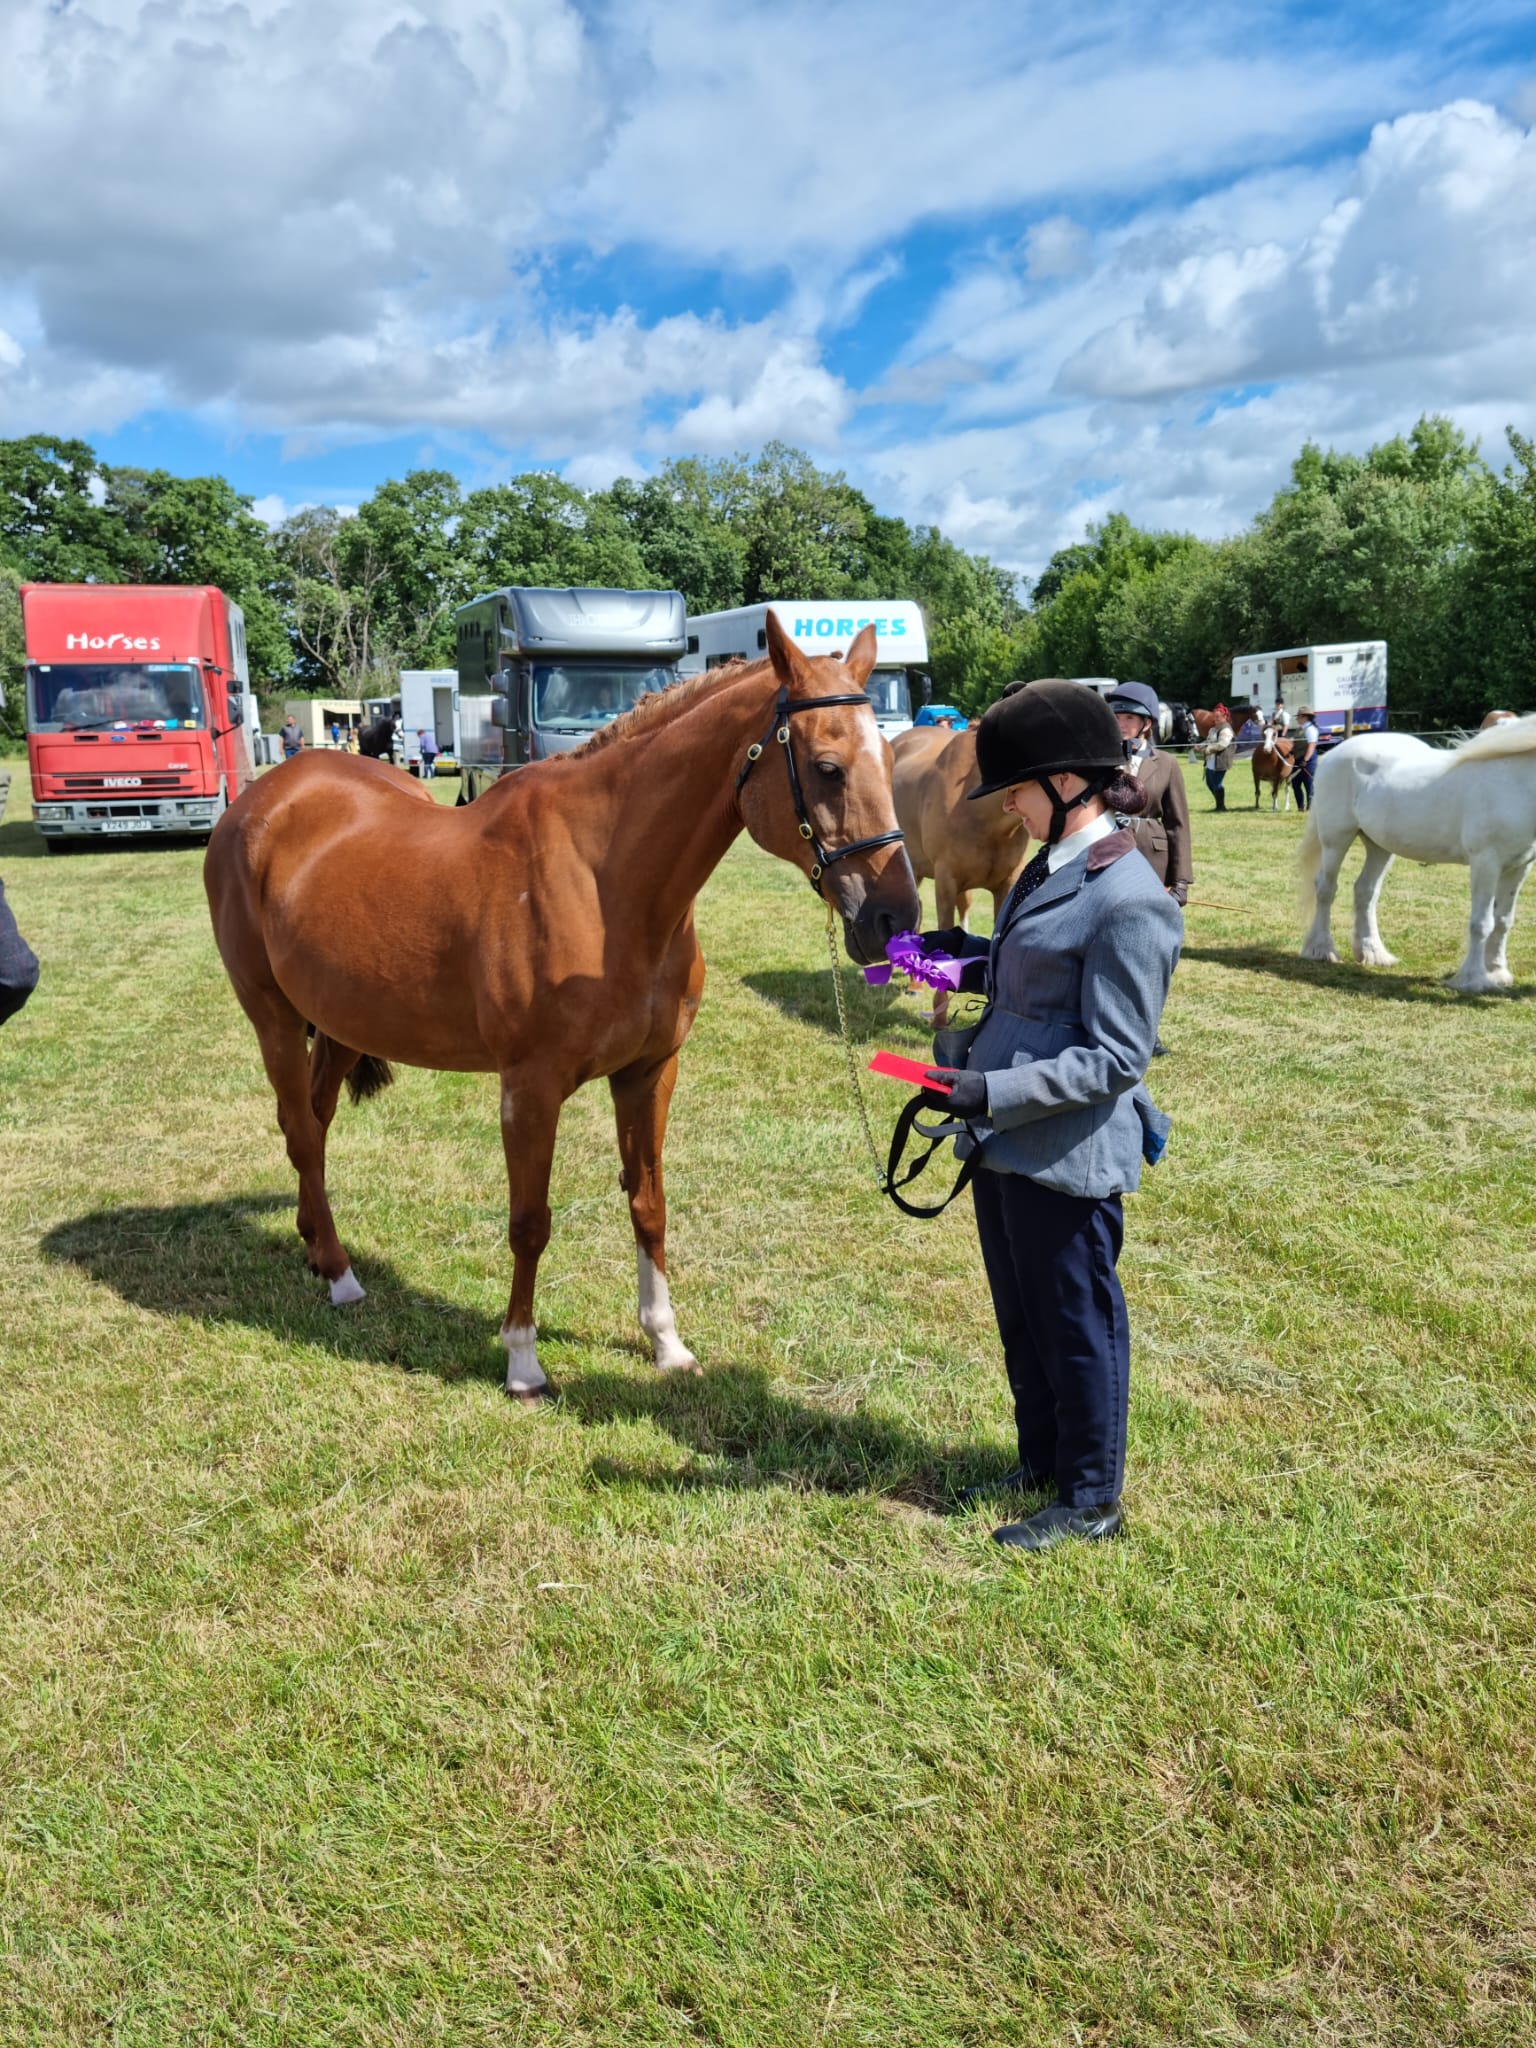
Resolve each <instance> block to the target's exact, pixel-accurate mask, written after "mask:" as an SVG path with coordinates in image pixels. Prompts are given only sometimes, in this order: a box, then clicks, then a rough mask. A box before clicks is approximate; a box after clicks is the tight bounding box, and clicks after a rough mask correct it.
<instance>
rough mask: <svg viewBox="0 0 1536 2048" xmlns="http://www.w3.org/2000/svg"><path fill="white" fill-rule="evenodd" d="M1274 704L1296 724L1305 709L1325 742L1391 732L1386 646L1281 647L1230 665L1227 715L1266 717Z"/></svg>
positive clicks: (1346, 643)
mask: <svg viewBox="0 0 1536 2048" xmlns="http://www.w3.org/2000/svg"><path fill="white" fill-rule="evenodd" d="M1276 699H1279V701H1280V702H1281V703H1283V704H1284V706H1285V708H1286V710H1287V711H1288V712H1289V713H1290V715H1291V717H1292V718H1293V719H1294V718H1295V716H1296V713H1297V712H1298V711H1300V710H1302V709H1303V708H1305V709H1307V710H1310V712H1311V713H1312V722H1313V724H1314V725H1315V726H1316V727H1317V730H1318V735H1319V737H1320V738H1322V739H1325V740H1326V739H1343V738H1344V737H1345V736H1346V735H1348V734H1349V733H1352V732H1385V731H1386V729H1387V643H1386V641H1385V640H1338V641H1333V642H1330V643H1327V644H1324V645H1321V646H1317V647H1282V648H1279V649H1277V650H1276V651H1275V652H1274V653H1273V654H1240V655H1238V656H1237V658H1236V659H1235V660H1234V662H1233V663H1232V694H1231V697H1230V699H1229V701H1228V705H1227V709H1228V710H1229V711H1232V712H1234V713H1237V712H1240V711H1247V710H1250V709H1252V710H1256V711H1258V712H1259V713H1260V715H1261V716H1267V715H1268V714H1269V713H1270V712H1272V711H1273V710H1274V708H1275V702H1276Z"/></svg>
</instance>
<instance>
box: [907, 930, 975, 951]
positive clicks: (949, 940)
mask: <svg viewBox="0 0 1536 2048" xmlns="http://www.w3.org/2000/svg"><path fill="white" fill-rule="evenodd" d="M967 936H968V934H967V932H966V929H965V926H964V925H963V924H947V925H945V927H944V929H943V931H941V932H919V933H918V937H919V938H920V939H921V940H922V942H923V951H924V952H925V953H953V954H960V953H963V952H964V951H965V941H966V938H967Z"/></svg>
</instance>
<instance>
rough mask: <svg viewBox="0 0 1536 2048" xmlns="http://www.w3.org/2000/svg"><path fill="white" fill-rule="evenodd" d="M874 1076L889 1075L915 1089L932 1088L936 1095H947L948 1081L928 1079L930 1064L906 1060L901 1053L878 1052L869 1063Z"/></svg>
mask: <svg viewBox="0 0 1536 2048" xmlns="http://www.w3.org/2000/svg"><path fill="white" fill-rule="evenodd" d="M869 1071H870V1072H871V1073H872V1074H886V1075H889V1077H890V1079H891V1080H893V1081H905V1082H907V1083H908V1085H909V1086H911V1087H913V1088H931V1089H933V1091H934V1093H935V1094H936V1095H947V1094H948V1093H949V1083H948V1082H947V1081H930V1080H928V1079H927V1078H926V1076H927V1073H928V1063H927V1061H925V1060H906V1059H903V1058H902V1056H901V1054H900V1053H899V1052H877V1053H876V1054H875V1056H874V1058H873V1059H872V1060H871V1061H870V1063H869Z"/></svg>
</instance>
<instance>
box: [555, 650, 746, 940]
mask: <svg viewBox="0 0 1536 2048" xmlns="http://www.w3.org/2000/svg"><path fill="white" fill-rule="evenodd" d="M778 687H779V686H778V680H777V678H776V677H775V676H774V674H773V671H772V669H771V668H770V667H769V666H768V665H767V664H766V663H764V664H763V668H762V673H761V674H760V675H759V674H756V673H749V674H747V675H745V676H743V677H742V678H741V679H740V680H739V681H737V682H735V683H728V684H725V685H723V686H722V687H721V689H720V690H719V691H718V693H717V694H715V695H713V696H710V697H702V698H700V699H699V701H698V702H697V703H695V704H692V705H690V706H688V707H687V708H686V709H685V710H683V711H682V712H681V713H680V714H679V715H678V716H677V717H676V718H672V719H669V720H667V721H665V722H664V723H661V724H658V725H655V726H653V727H651V728H650V729H649V730H645V729H641V730H639V731H637V732H634V733H632V734H631V735H630V736H629V737H627V738H625V739H623V740H619V741H617V742H615V744H614V745H613V746H611V747H606V748H604V749H603V751H602V752H601V753H600V754H596V755H594V756H593V757H592V761H591V767H592V769H593V770H594V771H595V775H594V780H595V782H596V783H597V784H598V785H599V787H600V788H601V789H602V790H603V792H604V794H605V795H606V796H607V798H608V800H609V802H610V803H611V804H612V826H611V830H610V832H609V835H608V842H607V848H606V851H605V852H604V855H603V859H602V865H603V867H604V868H605V869H606V870H609V871H610V872H612V873H614V874H616V875H620V876H622V877H624V878H625V880H626V882H631V881H632V883H633V885H634V886H635V887H636V893H637V897H638V898H639V900H640V901H641V902H642V903H643V905H644V914H645V916H646V918H647V919H648V920H650V919H651V918H653V917H654V918H655V920H656V921H657V922H658V923H659V924H660V925H661V926H663V927H665V928H669V929H670V927H671V926H672V925H674V924H676V923H677V922H679V921H680V920H681V918H682V917H683V915H684V914H685V913H686V911H687V909H688V907H689V905H690V904H691V903H692V902H693V899H694V898H695V897H696V896H697V895H698V893H699V891H700V890H701V889H702V888H703V886H704V884H705V883H706V882H707V881H708V880H709V878H710V876H711V875H712V874H713V873H714V871H715V869H716V868H717V867H718V866H719V865H720V862H721V861H722V860H723V859H724V858H725V856H726V854H727V852H728V851H729V850H730V847H731V845H732V842H733V841H734V840H735V838H736V836H737V834H738V833H739V832H740V831H741V828H742V820H741V811H740V807H739V806H738V804H737V801H736V777H737V775H738V774H739V773H740V771H741V768H742V765H743V763H744V762H745V760H746V757H747V749H748V747H750V746H751V745H753V744H754V742H756V741H758V740H761V739H762V738H763V736H764V734H765V732H766V731H767V729H768V723H769V720H770V717H771V715H772V710H773V702H774V698H775V696H776V695H777V692H778ZM777 753H778V749H777V748H774V749H773V750H772V752H771V754H770V753H765V754H764V755H763V757H762V760H761V764H760V766H759V769H758V773H760V774H761V773H763V772H765V771H767V770H770V769H772V768H773V767H775V766H778V767H779V773H780V774H782V773H783V772H784V771H783V768H782V766H780V765H779V764H778V762H777V759H776V756H777Z"/></svg>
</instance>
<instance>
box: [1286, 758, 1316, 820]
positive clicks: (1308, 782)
mask: <svg viewBox="0 0 1536 2048" xmlns="http://www.w3.org/2000/svg"><path fill="white" fill-rule="evenodd" d="M1316 773H1317V762H1316V760H1315V759H1314V760H1312V761H1311V762H1307V763H1303V762H1301V761H1298V762H1297V763H1296V766H1295V767H1294V768H1293V769H1292V770H1291V793H1292V795H1293V796H1294V797H1295V799H1296V808H1297V810H1298V811H1310V810H1311V808H1312V778H1313V776H1314V775H1315V774H1316Z"/></svg>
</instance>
